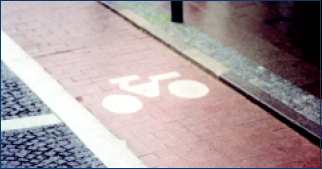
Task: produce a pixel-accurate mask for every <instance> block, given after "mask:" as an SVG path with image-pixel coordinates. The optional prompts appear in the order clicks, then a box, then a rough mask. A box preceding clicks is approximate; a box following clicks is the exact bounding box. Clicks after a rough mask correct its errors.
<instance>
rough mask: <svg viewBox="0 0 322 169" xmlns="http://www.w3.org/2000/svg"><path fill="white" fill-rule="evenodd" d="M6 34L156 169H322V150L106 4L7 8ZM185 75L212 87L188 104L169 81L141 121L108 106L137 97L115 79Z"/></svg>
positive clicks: (5, 5) (145, 103)
mask: <svg viewBox="0 0 322 169" xmlns="http://www.w3.org/2000/svg"><path fill="white" fill-rule="evenodd" d="M1 19H2V20H3V29H4V31H5V32H7V33H8V34H9V36H11V37H12V38H13V39H14V40H15V41H16V42H17V43H18V44H19V45H21V46H22V47H23V48H24V49H25V50H26V51H27V52H28V53H29V54H30V55H32V56H34V58H35V59H36V60H37V61H38V62H39V63H40V64H41V65H42V66H43V67H44V68H45V69H46V70H47V71H48V72H49V73H50V74H51V75H52V76H53V77H54V78H55V79H57V80H58V81H59V82H60V83H61V84H62V85H63V86H64V87H65V88H66V89H67V90H68V91H69V92H70V94H72V95H73V96H74V97H75V98H76V99H77V100H78V101H79V102H81V103H82V104H83V105H84V106H85V107H86V108H87V109H89V110H90V111H91V112H92V113H93V114H94V115H95V116H96V117H97V118H98V119H99V120H100V121H101V122H102V123H103V124H104V125H105V126H106V128H108V129H110V130H111V131H112V132H113V133H114V134H115V135H116V136H118V137H119V138H121V139H125V140H127V142H128V145H129V147H130V148H131V149H132V150H133V151H134V152H135V154H136V155H137V156H138V157H139V158H140V159H142V160H143V161H144V162H145V164H146V165H148V166H150V167H288V166H290V167H319V166H320V150H319V147H317V146H315V145H313V144H312V143H310V142H309V141H308V140H306V139H305V138H304V137H302V136H301V135H299V134H298V133H296V132H295V131H293V130H292V129H290V128H289V127H287V126H286V125H285V124H283V123H282V122H280V121H278V120H277V119H275V118H274V117H272V116H271V115H270V114H269V113H268V112H266V111H265V110H263V109H261V108H260V107H258V106H257V105H255V104H253V103H252V102H250V101H249V100H247V99H246V98H245V97H243V96H241V95H240V94H239V93H238V92H236V91H234V90H233V89H231V88H229V87H227V86H226V85H224V84H222V83H221V82H219V81H218V80H217V79H215V78H214V77H212V76H210V75H208V74H207V73H205V72H204V71H202V70H201V69H200V68H198V67H197V66H195V65H193V64H192V63H189V62H188V61H186V60H185V59H183V58H182V57H181V56H179V55H178V54H176V53H174V52H173V51H171V50H170V49H169V48H167V47H166V46H164V45H162V44H161V43H160V42H158V41H157V40H155V39H153V38H152V37H150V36H149V35H147V34H145V33H144V32H141V31H140V30H138V29H136V28H135V27H134V26H132V25H131V24H130V23H128V22H126V21H125V20H123V19H122V18H120V17H118V16H117V15H116V14H114V13H113V12H111V11H109V10H108V9H106V8H104V7H103V6H101V5H99V4H97V3H96V2H84V3H75V2H73V3H72V2H64V3H63V4H60V3H53V4H50V3H40V2H32V3H31V2H28V3H13V2H6V3H3V4H2V18H1ZM171 71H176V72H179V73H180V74H181V77H180V78H179V79H192V80H196V81H199V82H202V83H204V84H206V85H207V86H208V88H209V93H208V94H207V95H206V96H205V97H203V98H199V99H179V98H177V97H174V96H173V95H171V94H170V93H169V91H168V90H167V84H169V82H170V81H171V80H164V81H161V83H160V96H159V97H154V98H147V97H143V96H140V95H134V96H136V97H137V98H139V99H140V100H141V101H142V102H143V108H142V109H141V110H140V111H139V112H136V113H132V114H127V115H120V114H115V113H112V112H109V111H108V110H106V109H104V108H103V106H102V105H101V102H102V100H103V98H104V97H105V96H108V95H112V94H130V93H128V92H125V91H121V90H120V89H119V88H118V86H117V85H113V84H111V83H110V79H111V78H115V77H122V76H128V75H135V74H136V75H139V76H140V77H142V80H138V81H136V82H135V83H141V82H145V81H146V79H145V78H147V77H148V76H151V75H156V74H162V73H167V72H171Z"/></svg>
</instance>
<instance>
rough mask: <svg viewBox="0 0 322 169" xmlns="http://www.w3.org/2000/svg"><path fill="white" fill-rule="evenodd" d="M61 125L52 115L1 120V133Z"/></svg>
mask: <svg viewBox="0 0 322 169" xmlns="http://www.w3.org/2000/svg"><path fill="white" fill-rule="evenodd" d="M59 123H62V121H61V120H60V119H58V118H57V116H56V115H54V114H46V115H39V116H30V117H23V118H15V119H10V120H1V131H9V130H19V129H27V128H34V127H42V126H47V125H54V124H59Z"/></svg>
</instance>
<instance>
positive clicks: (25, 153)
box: [1, 124, 105, 168]
mask: <svg viewBox="0 0 322 169" xmlns="http://www.w3.org/2000/svg"><path fill="white" fill-rule="evenodd" d="M21 167H37V168H38V167H41V168H42V167H48V168H65V167H69V168H74V167H77V168H103V167H105V166H104V165H103V164H102V163H101V162H100V161H99V160H98V159H97V158H96V157H95V156H94V154H93V153H92V152H91V151H90V150H88V149H87V148H86V147H85V146H84V144H82V142H81V141H80V140H79V139H78V138H77V137H76V136H75V135H74V134H73V133H72V132H71V131H70V130H69V129H68V128H67V127H66V126H65V125H64V124H59V125H52V126H47V127H41V128H33V129H23V130H16V131H8V132H1V168H21Z"/></svg>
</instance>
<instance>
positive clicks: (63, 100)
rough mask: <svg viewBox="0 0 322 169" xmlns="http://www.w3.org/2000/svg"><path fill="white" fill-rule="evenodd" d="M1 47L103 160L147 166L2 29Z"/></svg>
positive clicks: (111, 163)
mask: <svg viewBox="0 0 322 169" xmlns="http://www.w3.org/2000/svg"><path fill="white" fill-rule="evenodd" d="M1 49H2V50H1V56H2V57H1V60H2V61H3V62H4V63H5V64H6V65H7V66H8V67H9V68H10V69H11V70H12V71H13V72H14V73H15V74H16V75H17V76H18V77H19V78H20V79H21V80H22V81H23V82H25V83H26V85H27V86H28V87H29V88H30V89H31V90H32V91H33V92H34V93H35V94H36V95H37V96H38V97H39V98H40V99H41V100H42V101H43V102H44V103H45V104H46V105H47V106H48V107H49V108H50V109H51V110H52V111H53V112H54V113H55V114H56V115H57V116H58V117H59V118H60V119H61V120H62V121H63V122H64V123H65V124H66V125H67V126H68V127H69V128H70V129H71V130H72V131H73V132H74V133H75V135H77V136H78V138H79V139H80V140H81V141H82V142H83V143H84V144H85V145H86V147H87V148H88V149H90V150H91V151H92V152H93V153H94V154H95V156H96V157H97V158H98V159H100V160H101V161H102V162H103V164H105V165H106V166H107V167H112V168H117V167H131V168H132V167H135V168H145V167H146V166H145V165H144V164H143V163H142V161H141V160H139V159H138V158H137V157H136V156H135V155H134V153H132V152H131V151H130V150H129V149H128V148H127V145H126V142H125V141H123V140H120V139H118V138H116V137H115V136H114V135H113V134H112V133H110V132H109V131H108V130H107V129H106V128H105V127H104V126H103V125H102V124H101V123H100V122H99V121H98V120H97V119H96V118H95V117H94V116H93V115H92V114H91V113H90V112H88V110H86V109H85V108H84V107H83V106H82V105H81V104H80V103H78V102H77V101H76V100H75V99H74V98H73V97H72V96H71V95H69V94H68V93H67V92H66V91H65V90H64V88H63V87H62V86H61V85H60V84H59V83H58V82H57V81H56V80H54V79H53V78H52V77H51V76H50V75H49V74H48V73H47V72H46V71H45V70H44V69H43V68H42V67H41V66H40V65H39V64H38V63H37V62H36V61H34V60H33V58H31V57H30V56H29V55H28V54H27V53H26V52H25V51H24V50H23V49H22V48H21V47H19V46H18V45H17V44H16V43H15V42H14V41H13V40H12V39H11V38H10V37H9V36H8V35H7V34H6V33H5V32H3V31H2V30H1ZM76 117H77V118H76Z"/></svg>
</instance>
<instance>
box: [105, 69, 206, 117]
mask: <svg viewBox="0 0 322 169" xmlns="http://www.w3.org/2000/svg"><path fill="white" fill-rule="evenodd" d="M180 76H181V75H180V74H179V73H178V72H169V73H165V74H159V75H153V76H150V77H149V81H148V82H146V83H141V84H135V85H130V83H131V82H133V81H135V80H139V79H140V77H139V76H137V75H131V76H125V77H120V78H115V79H111V80H110V83H112V84H117V85H118V86H119V88H120V89H121V90H124V91H127V92H130V93H133V94H136V95H141V96H145V97H149V98H153V97H158V96H160V88H159V87H160V86H159V82H160V81H161V80H169V79H174V78H179V77H180ZM168 90H169V92H170V94H172V95H174V96H177V97H179V98H185V99H196V98H201V97H203V96H205V95H207V93H208V92H209V89H208V87H207V86H206V85H205V84H203V83H200V82H198V81H194V80H185V79H184V80H174V81H172V82H170V83H169V84H168ZM102 105H103V107H104V108H106V109H107V110H109V111H111V112H114V113H120V114H127V113H134V112H137V111H139V110H140V109H142V107H143V103H142V101H140V100H139V99H138V98H137V97H135V96H133V95H128V94H113V95H109V96H106V97H105V98H104V99H103V101H102Z"/></svg>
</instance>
